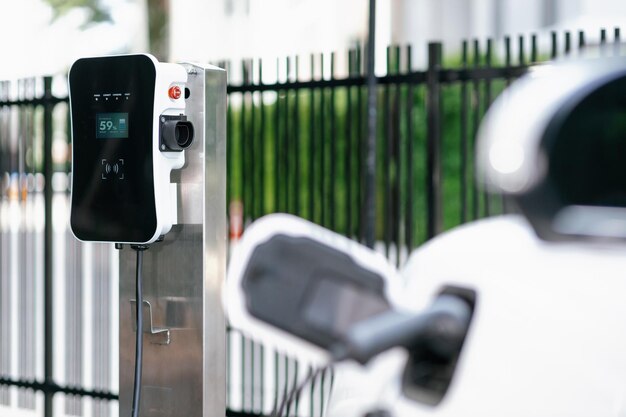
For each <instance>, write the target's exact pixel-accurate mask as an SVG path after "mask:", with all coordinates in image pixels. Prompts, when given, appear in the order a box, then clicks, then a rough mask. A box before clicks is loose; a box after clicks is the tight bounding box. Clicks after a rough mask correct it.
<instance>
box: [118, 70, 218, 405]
mask: <svg viewBox="0 0 626 417" xmlns="http://www.w3.org/2000/svg"><path fill="white" fill-rule="evenodd" d="M183 65H184V66H185V68H186V69H187V72H188V74H189V79H188V83H187V88H189V93H190V95H189V98H188V99H187V115H188V117H189V120H190V121H191V122H192V123H193V124H194V127H195V132H196V137H195V139H194V143H193V144H192V146H191V147H190V148H188V149H187V150H186V151H185V159H186V161H185V167H184V168H183V169H181V170H177V171H174V172H172V177H171V182H172V183H174V184H176V187H177V196H178V202H177V204H178V224H177V225H175V226H173V228H172V231H171V232H170V233H168V234H167V235H166V236H165V239H164V240H163V242H160V243H155V244H153V245H152V246H151V247H150V249H149V250H147V251H146V252H144V260H143V261H144V264H143V267H144V270H143V273H144V299H145V301H147V302H148V303H149V305H150V307H151V308H150V310H151V315H152V317H151V318H150V320H151V322H152V326H153V327H155V328H163V329H168V330H169V343H163V335H162V334H158V333H157V334H150V333H144V362H143V390H142V404H141V416H142V417H156V416H158V417H174V416H189V417H192V416H202V417H210V416H223V415H224V413H225V411H226V325H225V319H224V312H223V309H222V304H221V292H222V285H223V282H224V279H225V274H226V230H227V228H226V72H225V71H224V70H223V69H220V68H217V67H213V66H208V65H197V64H183ZM135 256H136V253H135V251H133V250H132V249H130V248H128V247H126V246H125V247H124V248H123V249H122V250H121V251H120V306H119V308H120V310H119V311H120V362H119V363H120V365H119V366H120V381H119V382H120V383H119V387H120V403H119V412H120V416H127V415H130V407H131V400H132V384H133V368H134V346H135V340H134V339H135V333H134V332H135V327H134V324H133V322H134V314H133V313H132V311H133V310H132V309H131V300H132V302H134V299H135V295H134V279H135ZM146 311H148V309H144V314H147V313H146ZM145 319H146V320H147V319H148V317H146V318H145Z"/></svg>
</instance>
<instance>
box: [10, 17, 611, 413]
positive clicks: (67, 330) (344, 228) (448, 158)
mask: <svg viewBox="0 0 626 417" xmlns="http://www.w3.org/2000/svg"><path fill="white" fill-rule="evenodd" d="M608 38H609V37H608V34H607V32H606V31H604V30H603V31H601V33H600V36H599V39H600V43H608V42H609V39H608ZM539 40H540V39H539V38H538V37H537V36H530V37H528V36H526V37H518V38H515V39H513V38H504V39H502V40H500V41H498V42H495V41H493V40H487V41H485V42H478V41H473V42H467V41H466V42H463V43H462V45H461V48H460V52H459V53H458V54H457V55H456V56H451V57H447V58H445V59H444V58H443V57H444V55H443V51H442V46H441V44H437V43H433V44H430V45H429V47H428V65H427V68H426V69H424V70H415V69H414V68H413V66H412V65H411V62H412V61H413V56H412V55H413V48H412V47H411V46H406V47H402V48H401V47H390V48H388V51H387V56H386V57H385V58H386V62H387V74H385V75H383V76H380V77H378V85H379V87H378V92H377V94H378V112H377V115H376V117H378V127H379V128H378V132H377V147H376V150H377V163H376V167H375V169H376V171H375V173H374V174H375V175H374V178H375V181H376V183H375V190H376V198H375V211H376V224H375V225H374V226H375V232H376V233H375V236H376V248H377V250H379V251H381V252H383V253H385V254H386V255H387V257H388V258H389V259H390V261H391V262H393V263H396V264H397V265H401V264H402V263H403V262H404V261H405V260H406V259H407V257H408V255H409V253H410V251H411V250H412V249H413V248H415V247H417V246H419V245H420V244H421V243H423V242H425V241H426V240H428V239H429V238H431V237H433V236H434V235H436V234H437V233H439V232H441V231H443V230H446V229H449V228H451V227H453V226H455V225H458V224H460V223H463V222H466V221H469V220H473V219H477V218H480V217H483V216H489V215H493V214H498V213H502V212H505V211H507V206H506V202H505V201H503V199H502V198H501V197H500V196H494V195H488V194H487V193H485V191H484V190H483V189H482V188H481V187H480V186H478V185H476V184H477V183H476V181H475V180H476V176H475V170H474V158H473V155H474V153H473V152H474V143H475V136H476V130H477V128H478V124H479V123H480V120H481V118H482V116H483V114H484V112H485V111H486V109H487V107H488V106H489V105H490V103H491V102H492V100H493V99H494V98H495V97H496V96H497V95H498V94H499V93H500V92H501V91H502V90H503V89H504V88H505V87H506V86H507V85H508V84H509V83H510V82H511V81H512V80H513V79H515V78H517V77H519V76H520V75H522V74H523V73H525V72H526V71H527V69H528V68H529V66H531V65H533V64H535V63H537V62H540V61H544V60H546V59H550V58H555V57H557V56H559V55H562V54H566V53H569V52H571V51H573V50H577V49H580V48H582V47H583V46H585V43H586V42H585V35H584V34H583V33H582V32H581V33H578V34H577V37H576V39H575V42H574V37H573V36H572V35H571V34H570V33H564V34H563V35H562V36H561V35H559V34H556V33H553V34H552V35H551V36H550V37H549V38H548V48H547V49H548V50H547V51H545V52H544V51H542V50H541V48H540V42H539ZM559 41H562V42H559ZM619 41H620V32H619V30H618V29H615V31H614V32H613V34H612V39H611V40H610V42H615V43H618V42H619ZM514 47H515V48H514ZM514 49H515V50H516V51H517V55H516V56H515V57H514V56H513V53H512V51H513V50H514ZM338 58H339V56H338V55H337V54H330V55H324V54H322V55H312V56H310V57H308V59H306V60H305V59H304V58H302V57H292V58H286V59H284V60H280V61H278V62H277V63H276V65H275V66H274V69H275V70H276V71H277V74H276V76H275V77H274V79H275V80H276V81H275V82H271V83H270V82H263V81H264V80H267V79H268V76H267V74H264V73H263V71H264V68H265V69H266V68H267V65H266V63H265V62H262V61H258V60H249V61H245V62H243V63H242V66H241V72H242V80H243V82H241V83H238V84H236V85H232V84H231V85H229V87H228V94H229V103H230V104H229V110H228V156H227V157H228V201H229V204H230V207H231V210H230V222H231V238H232V242H231V244H232V245H235V244H236V240H237V237H238V235H239V232H240V228H237V227H235V226H234V225H236V224H238V223H239V224H243V225H244V228H245V225H247V224H249V223H250V222H251V221H253V220H254V219H256V218H258V217H260V216H262V215H264V214H267V213H272V212H279V211H280V212H288V213H293V214H296V215H299V216H301V217H304V218H307V219H310V220H312V221H314V222H316V223H319V224H321V225H323V226H326V227H328V228H331V229H333V230H336V231H338V232H339V233H342V234H344V235H346V236H348V237H350V238H354V239H357V240H361V241H362V240H363V238H364V236H363V233H364V227H365V225H364V209H365V207H364V203H363V202H364V187H365V184H364V178H365V177H366V176H365V169H366V167H365V165H364V158H365V155H364V145H363V143H364V142H363V141H364V139H365V137H366V133H367V132H366V126H367V113H366V97H367V94H366V90H365V77H364V65H363V63H364V60H365V57H364V53H363V51H362V49H361V48H360V47H357V48H354V49H352V50H350V51H348V52H347V53H346V55H345V56H344V58H345V59H343V61H345V64H346V67H347V68H345V70H344V71H343V73H344V75H343V76H341V77H339V76H337V75H336V74H337V73H338V68H337V62H339V61H340V60H339V59H338ZM222 65H224V66H226V67H227V69H228V70H229V71H230V72H231V73H234V72H235V71H238V69H237V68H235V67H234V66H233V65H231V64H228V63H222ZM305 67H306V68H307V72H308V73H309V74H311V76H310V79H306V80H305V79H303V76H302V75H301V74H302V73H304V71H303V69H304V68H305ZM57 87H59V88H60V89H61V90H63V89H64V77H58V78H52V77H45V78H42V79H28V80H20V81H17V82H2V83H0V411H1V410H13V411H19V412H20V413H21V414H20V415H44V416H46V417H50V416H52V415H53V414H54V415H55V416H62V415H67V416H113V415H117V406H116V399H117V394H116V392H117V389H118V387H117V359H116V355H117V350H116V349H117V331H118V329H117V314H118V312H117V308H116V307H114V306H117V301H118V300H117V286H118V285H117V281H116V279H117V278H116V277H117V269H116V265H117V263H116V257H117V254H116V253H115V251H114V250H113V249H112V248H111V247H110V246H109V245H101V244H83V243H79V242H77V241H75V240H74V239H73V238H72V236H71V235H70V234H69V233H68V230H67V197H68V194H67V193H68V186H69V181H68V178H69V177H68V174H69V168H70V166H69V160H70V153H69V140H70V135H69V113H68V104H67V97H66V95H64V94H59V95H56V94H53V91H55V89H56V88H57ZM84 299H87V300H90V302H89V303H84V302H80V301H79V300H84ZM228 344H229V357H228V364H227V366H228V381H227V383H228V407H229V409H228V410H227V414H230V415H260V414H268V413H269V412H270V411H271V410H272V408H273V407H274V406H275V403H276V402H277V401H278V400H279V399H280V398H281V397H282V395H284V393H285V392H286V390H287V389H288V387H291V386H293V383H294V381H295V380H297V379H299V378H301V377H303V376H304V375H305V374H306V373H307V372H308V371H309V368H308V366H307V365H306V364H302V363H298V362H296V361H295V360H293V359H291V358H289V357H286V356H284V355H282V354H281V353H280V352H277V351H273V350H270V349H268V348H265V347H264V346H262V345H261V344H259V343H256V342H255V341H254V340H253V339H251V338H249V337H247V335H243V334H241V333H240V332H239V331H237V330H236V329H229V337H228ZM332 379H333V376H332V372H331V371H329V372H327V373H325V374H323V375H322V376H321V377H320V378H318V379H316V380H315V381H314V383H313V384H312V386H311V388H310V389H309V390H305V391H304V392H305V394H304V395H303V397H302V398H301V399H300V400H299V401H298V402H297V405H296V406H295V407H294V408H293V409H292V410H290V415H298V416H300V415H303V416H319V415H322V414H323V411H324V408H325V406H326V404H327V403H328V398H329V395H330V389H331V385H332ZM2 413H4V411H2Z"/></svg>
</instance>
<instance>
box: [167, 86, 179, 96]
mask: <svg viewBox="0 0 626 417" xmlns="http://www.w3.org/2000/svg"><path fill="white" fill-rule="evenodd" d="M181 94H182V91H181V90H180V87H179V86H177V85H173V86H171V87H170V89H169V90H168V91H167V95H168V96H170V98H171V99H172V100H178V99H179V98H180V96H181Z"/></svg>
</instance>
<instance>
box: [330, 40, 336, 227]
mask: <svg viewBox="0 0 626 417" xmlns="http://www.w3.org/2000/svg"><path fill="white" fill-rule="evenodd" d="M330 79H331V80H335V53H334V52H332V53H331V54H330ZM335 90H336V88H334V87H333V88H331V89H330V136H329V138H330V195H329V205H330V223H329V226H330V229H331V230H333V231H337V229H336V218H335V217H336V216H335V212H336V211H337V207H336V198H335V194H336V191H337V179H336V165H337V164H336V162H337V126H336V124H337V120H336V116H335V110H336V107H335Z"/></svg>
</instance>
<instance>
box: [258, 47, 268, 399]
mask: <svg viewBox="0 0 626 417" xmlns="http://www.w3.org/2000/svg"><path fill="white" fill-rule="evenodd" d="M259 85H263V60H262V59H259ZM259 113H260V114H259V129H260V133H259V155H260V157H259V184H260V186H261V192H260V193H259V215H261V216H262V215H264V214H265V212H266V210H265V192H266V190H267V184H266V183H265V170H266V169H265V158H266V155H265V153H266V144H267V136H266V135H265V102H264V100H263V90H261V91H259ZM261 360H263V356H261ZM261 363H262V362H261ZM261 398H263V397H261Z"/></svg>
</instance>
